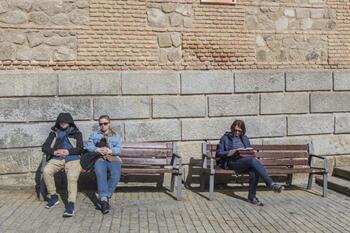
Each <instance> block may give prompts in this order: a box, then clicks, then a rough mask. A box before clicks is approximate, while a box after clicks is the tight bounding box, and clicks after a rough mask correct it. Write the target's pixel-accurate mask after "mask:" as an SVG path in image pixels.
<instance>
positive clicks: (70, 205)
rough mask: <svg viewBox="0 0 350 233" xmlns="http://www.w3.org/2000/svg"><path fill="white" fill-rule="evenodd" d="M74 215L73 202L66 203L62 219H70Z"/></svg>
mask: <svg viewBox="0 0 350 233" xmlns="http://www.w3.org/2000/svg"><path fill="white" fill-rule="evenodd" d="M73 215H74V202H68V205H67V208H66V210H65V211H64V213H63V217H72V216H73Z"/></svg>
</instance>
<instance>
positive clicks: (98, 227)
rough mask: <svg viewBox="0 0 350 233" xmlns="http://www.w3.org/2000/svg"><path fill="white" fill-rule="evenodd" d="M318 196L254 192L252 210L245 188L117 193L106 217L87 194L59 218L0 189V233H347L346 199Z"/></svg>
mask: <svg viewBox="0 0 350 233" xmlns="http://www.w3.org/2000/svg"><path fill="white" fill-rule="evenodd" d="M319 191H320V189H319V188H318V190H316V191H314V192H309V191H305V190H301V189H298V188H294V189H288V190H285V191H284V192H283V193H281V194H275V193H273V192H271V191H266V190H259V191H258V196H259V198H260V199H261V201H263V202H264V204H265V206H263V207H258V206H253V205H251V204H249V203H247V202H246V201H245V197H246V195H247V190H246V189H243V190H242V189H238V190H237V189H235V192H233V191H232V189H224V190H218V191H217V192H215V195H214V200H213V201H208V200H207V199H206V194H207V193H197V192H193V191H189V190H186V191H184V192H183V200H182V201H176V200H175V199H174V197H173V196H172V194H168V193H166V192H164V191H161V190H160V191H159V190H157V191H155V190H154V189H153V190H152V189H142V190H141V191H140V189H139V188H135V187H133V188H122V189H121V190H120V191H119V192H117V193H116V195H114V197H113V199H112V205H113V209H112V211H111V212H110V213H109V214H106V215H102V214H101V212H100V211H99V210H97V209H96V207H95V206H94V204H93V202H92V200H91V199H93V196H94V194H93V192H91V191H90V192H81V193H79V195H78V201H77V212H76V215H75V216H74V217H72V218H62V213H63V211H64V204H63V202H61V203H60V204H59V205H58V206H56V207H55V208H53V209H51V210H48V209H45V208H44V206H45V202H39V201H38V200H37V198H36V195H35V193H34V192H30V191H9V190H1V191H0V232H1V233H10V232H28V233H29V232H30V233H31V232H43V233H49V232H70V233H74V232H93V233H96V232H113V233H114V232H215V233H219V232H225V233H228V232H349V229H350V208H349V206H350V198H349V197H347V196H344V195H341V194H338V193H335V192H333V191H329V196H328V197H327V198H322V197H321V196H320V195H319Z"/></svg>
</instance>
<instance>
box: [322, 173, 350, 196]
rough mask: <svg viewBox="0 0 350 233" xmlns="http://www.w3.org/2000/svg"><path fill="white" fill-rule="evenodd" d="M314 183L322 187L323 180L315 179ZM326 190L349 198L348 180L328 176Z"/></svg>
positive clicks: (349, 186)
mask: <svg viewBox="0 0 350 233" xmlns="http://www.w3.org/2000/svg"><path fill="white" fill-rule="evenodd" d="M316 183H317V184H319V185H321V186H323V178H322V177H316ZM328 188H329V189H332V190H334V191H337V192H340V193H343V194H346V195H348V196H350V180H346V179H342V178H340V177H335V176H330V177H328Z"/></svg>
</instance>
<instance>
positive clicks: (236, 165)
mask: <svg viewBox="0 0 350 233" xmlns="http://www.w3.org/2000/svg"><path fill="white" fill-rule="evenodd" d="M227 167H228V168H229V169H232V170H234V171H235V172H237V173H247V172H248V173H249V194H248V199H249V200H252V199H253V198H255V197H256V189H257V187H258V183H259V177H261V178H262V179H263V181H264V182H265V183H266V186H267V187H270V186H271V184H272V179H271V177H270V176H269V175H268V174H267V171H266V169H265V167H264V165H262V164H261V163H260V161H259V160H257V159H256V158H255V157H245V158H238V159H235V160H233V159H232V160H229V161H228V162H227Z"/></svg>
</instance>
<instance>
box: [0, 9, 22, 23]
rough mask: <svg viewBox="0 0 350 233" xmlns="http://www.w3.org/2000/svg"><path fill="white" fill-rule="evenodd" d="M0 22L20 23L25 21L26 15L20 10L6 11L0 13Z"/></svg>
mask: <svg viewBox="0 0 350 233" xmlns="http://www.w3.org/2000/svg"><path fill="white" fill-rule="evenodd" d="M0 22H3V23H6V24H22V23H26V22H27V15H26V14H25V13H23V12H22V11H20V10H12V11H7V12H5V13H3V14H1V15H0Z"/></svg>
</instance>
